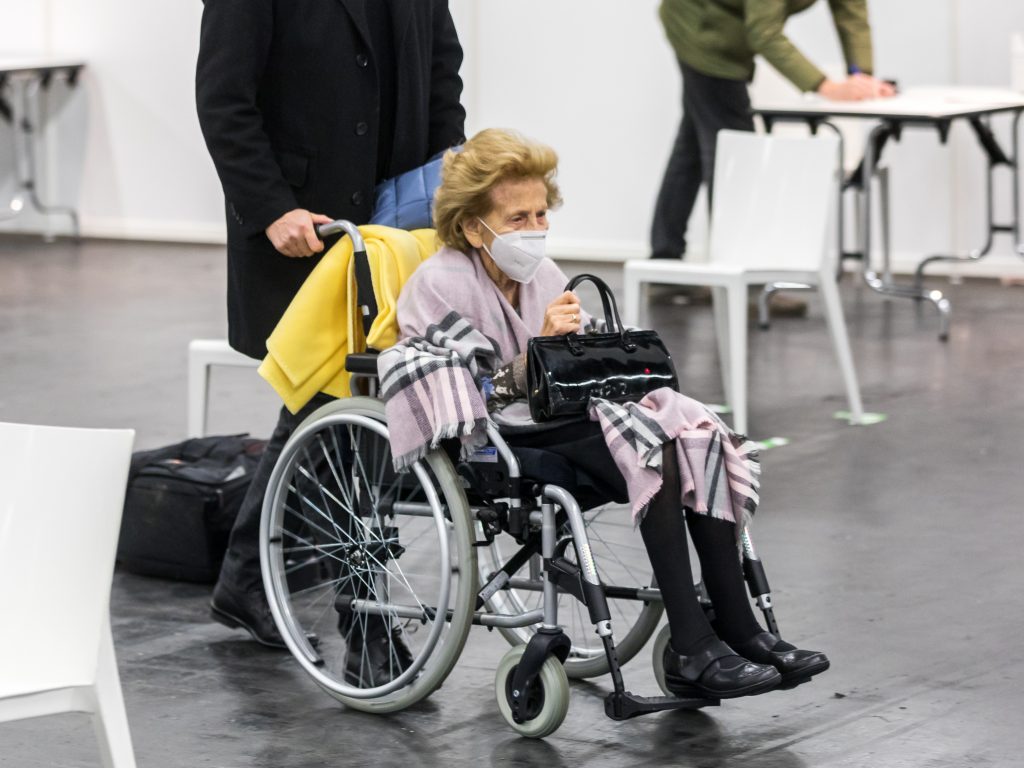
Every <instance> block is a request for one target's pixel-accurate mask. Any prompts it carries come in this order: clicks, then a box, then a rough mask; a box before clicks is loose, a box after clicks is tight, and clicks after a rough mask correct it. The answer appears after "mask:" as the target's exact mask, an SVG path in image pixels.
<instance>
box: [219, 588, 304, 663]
mask: <svg viewBox="0 0 1024 768" xmlns="http://www.w3.org/2000/svg"><path fill="white" fill-rule="evenodd" d="M210 614H211V615H212V616H213V619H214V621H219V622H220V623H221V624H223V625H224V626H226V627H231V628H232V629H235V628H238V627H241V628H242V629H244V630H245V631H246V632H248V633H249V634H250V635H252V639H253V640H255V641H256V642H257V643H259V644H260V645H265V646H266V647H267V648H285V647H286V646H285V644H284V640H283V639H281V633H280V632H278V631H277V625H275V624H274V617H273V615H272V614H271V613H270V606H269V605H267V597H266V595H265V594H264V593H263V590H262V589H254V590H251V591H249V592H232V591H230V590H228V589H225V588H223V587H221V586H220V585H219V584H218V585H217V586H216V587H214V590H213V599H212V600H210Z"/></svg>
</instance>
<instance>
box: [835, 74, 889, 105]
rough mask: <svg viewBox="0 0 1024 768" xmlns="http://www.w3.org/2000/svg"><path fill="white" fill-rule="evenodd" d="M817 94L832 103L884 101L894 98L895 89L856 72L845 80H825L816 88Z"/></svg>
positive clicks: (883, 81) (874, 78) (876, 79)
mask: <svg viewBox="0 0 1024 768" xmlns="http://www.w3.org/2000/svg"><path fill="white" fill-rule="evenodd" d="M818 93H819V94H820V95H821V96H824V97H825V98H826V99H832V100H833V101H863V100H864V99H886V98H888V97H890V96H895V95H896V89H895V88H894V87H893V86H892V83H887V82H885V80H879V79H878V78H877V77H872V76H871V75H865V74H863V73H862V72H857V73H855V74H852V75H850V76H849V77H848V78H846V79H845V80H829V79H828V78H826V79H825V80H824V81H822V83H821V85H819V86H818Z"/></svg>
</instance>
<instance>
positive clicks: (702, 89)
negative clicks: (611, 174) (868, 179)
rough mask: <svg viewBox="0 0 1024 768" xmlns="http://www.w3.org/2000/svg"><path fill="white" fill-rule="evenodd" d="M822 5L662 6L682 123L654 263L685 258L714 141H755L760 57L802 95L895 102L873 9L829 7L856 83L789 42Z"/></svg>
mask: <svg viewBox="0 0 1024 768" xmlns="http://www.w3.org/2000/svg"><path fill="white" fill-rule="evenodd" d="M814 2H815V0H662V3H661V10H660V15H661V22H662V24H663V25H664V27H665V32H666V34H667V36H668V40H669V42H670V43H671V44H672V48H673V49H674V50H675V53H676V56H677V58H678V59H679V66H680V68H681V69H682V73H683V119H682V123H681V125H680V126H679V133H678V135H677V136H676V141H675V145H674V146H673V148H672V154H671V156H670V158H669V162H668V167H667V168H666V170H665V176H664V179H663V180H662V184H661V191H660V192H659V194H658V200H657V203H656V205H655V210H654V222H653V224H652V227H651V256H652V258H663V259H677V258H680V257H681V256H682V255H684V254H685V253H686V225H687V221H688V220H689V218H690V213H691V211H692V210H693V204H694V202H695V200H696V198H697V192H698V191H699V190H700V185H701V182H703V183H705V184H707V188H708V199H709V201H710V199H711V192H712V189H711V184H712V178H713V175H714V167H715V139H716V137H717V134H718V131H719V130H721V129H723V128H729V129H733V130H743V131H752V130H754V120H753V116H752V115H751V112H750V95H749V94H748V93H747V83H748V82H750V80H751V78H752V77H753V76H754V56H755V55H757V54H760V55H761V56H763V57H764V58H765V60H767V61H768V63H769V64H771V65H772V66H773V67H775V68H776V69H777V70H778V71H779V72H781V73H782V74H783V75H784V76H786V77H787V78H788V79H789V80H791V81H792V82H793V84H794V85H796V87H797V88H799V89H800V90H802V91H816V92H817V93H819V94H821V95H822V96H824V97H825V98H829V99H840V100H856V99H870V98H880V97H886V96H891V95H893V93H894V90H893V88H892V86H891V85H890V84H888V83H886V82H884V81H881V80H878V79H876V78H875V77H873V76H872V74H871V72H872V64H873V62H872V51H871V28H870V26H869V24H868V9H867V0H828V4H829V8H830V9H831V11H832V18H833V20H834V21H835V25H836V30H837V32H838V33H839V40H840V43H841V44H842V47H843V54H844V56H845V58H846V63H847V67H848V71H849V72H850V75H849V77H847V78H846V79H845V80H838V81H836V80H830V79H829V78H828V77H826V76H825V73H824V72H822V71H821V70H820V69H819V68H818V67H817V66H815V65H814V64H813V63H812V62H811V61H810V60H808V59H807V57H805V56H804V55H803V54H802V53H801V52H800V51H799V50H798V49H797V47H796V46H795V45H793V43H791V42H790V41H789V39H788V38H787V37H786V35H785V32H784V27H785V24H786V20H787V19H788V18H789V17H790V16H792V15H793V14H795V13H799V12H800V11H803V10H805V9H807V8H808V7H810V6H811V5H813V4H814Z"/></svg>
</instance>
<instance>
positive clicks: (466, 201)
mask: <svg viewBox="0 0 1024 768" xmlns="http://www.w3.org/2000/svg"><path fill="white" fill-rule="evenodd" d="M557 169H558V155H557V154H555V150H553V149H552V148H551V147H549V146H546V145H544V144H539V143H536V142H533V141H530V140H529V139H526V138H524V137H523V136H521V135H519V134H518V133H516V132H514V131H509V130H505V129H503V128H487V129H485V130H483V131H480V133H478V134H476V136H474V137H473V138H471V139H470V140H469V141H467V142H466V143H465V144H464V145H463V147H462V149H461V150H449V151H448V152H447V153H446V154H445V156H444V162H443V163H442V167H441V186H439V187H438V188H437V192H436V193H435V194H434V227H435V228H436V230H437V239H438V240H440V241H441V243H442V244H444V245H447V246H449V247H450V248H455V249H456V250H459V251H463V252H466V251H469V250H471V249H472V247H473V246H472V245H470V243H469V241H468V240H467V239H466V234H465V232H464V231H463V224H464V223H465V222H467V221H472V220H474V219H476V218H477V217H480V218H484V217H485V216H486V215H487V214H488V213H490V212H491V211H492V210H493V209H494V201H493V200H492V198H491V190H492V189H494V187H495V186H497V185H498V184H500V183H501V182H503V181H509V180H520V179H541V180H542V181H543V182H544V186H545V187H547V192H548V194H547V205H548V208H555V207H557V206H558V205H559V204H561V202H562V198H561V195H560V193H559V191H558V185H557V184H556V183H555V172H556V171H557Z"/></svg>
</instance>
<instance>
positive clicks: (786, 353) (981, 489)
mask: <svg viewBox="0 0 1024 768" xmlns="http://www.w3.org/2000/svg"><path fill="white" fill-rule="evenodd" d="M223 262H224V258H223V253H222V249H221V248H216V247H197V246H184V245H181V246H158V245H141V244H133V243H87V244H85V245H81V246H76V245H73V244H70V243H63V242H62V243H57V244H53V245H43V244H41V243H39V242H37V241H35V240H32V239H26V238H14V237H7V238H0V419H2V420H10V421H25V422H39V423H48V424H62V425H77V426H105V427H132V428H134V429H136V430H137V433H138V434H137V445H138V447H140V448H144V447H152V446H156V445H161V444H164V443H169V442H174V441H177V440H179V439H181V438H182V437H184V429H185V348H186V344H187V342H188V340H189V339H191V338H197V337H222V336H223V335H224V334H225V320H224V318H225V312H224V308H223V303H224V302H223V295H224V282H225V281H224V266H223ZM584 266H587V267H590V266H592V265H581V264H568V265H566V268H567V270H568V271H570V272H576V271H583V268H584ZM595 268H596V269H597V270H598V271H600V272H601V273H602V274H604V275H607V276H608V277H609V279H611V280H612V282H613V285H614V284H616V283H618V282H619V276H618V271H617V270H615V269H610V268H608V267H607V266H605V267H595ZM936 284H937V285H939V286H940V287H942V289H943V290H945V291H947V292H948V294H949V295H950V297H951V299H952V301H953V306H954V316H953V326H952V333H951V337H950V340H949V342H948V343H945V344H942V343H940V342H939V341H937V339H936V330H937V325H936V322H935V318H934V316H933V313H932V310H931V308H930V307H923V306H915V305H913V304H910V303H908V302H905V301H886V300H883V299H881V298H879V297H877V296H876V295H874V294H872V293H870V292H869V291H867V290H866V289H861V288H858V287H857V286H856V284H855V281H853V280H850V279H847V280H844V281H843V284H842V294H843V299H844V302H845V304H846V310H847V317H848V322H849V324H850V333H851V338H852V343H853V348H854V356H855V359H856V361H857V365H858V368H859V374H860V377H861V382H862V391H863V395H864V400H865V403H866V406H867V408H868V409H869V410H871V411H876V412H881V413H885V414H887V415H888V419H887V420H886V421H884V422H882V423H880V424H877V425H875V426H870V427H849V426H846V425H844V424H842V423H841V422H839V421H836V420H834V419H833V417H832V414H833V412H834V411H836V410H838V409H841V408H844V407H845V403H844V399H843V397H842V387H841V380H840V378H839V374H838V372H837V370H836V366H835V364H834V358H833V356H832V352H831V347H830V345H829V342H828V337H827V334H826V330H825V326H824V321H823V318H822V315H821V312H820V308H819V306H818V304H817V303H816V300H815V297H814V296H813V295H812V296H811V297H810V301H811V311H810V316H809V317H808V318H807V319H780V320H777V321H776V322H775V323H774V325H773V328H772V330H771V331H770V332H768V333H758V332H757V331H756V330H752V335H751V351H750V365H751V374H752V379H753V381H752V385H751V392H750V402H751V432H752V434H753V436H754V437H755V438H765V437H771V436H783V437H787V438H789V440H790V441H791V442H790V444H789V445H786V446H784V447H778V448H773V449H771V450H769V451H766V452H765V455H764V478H763V503H762V507H761V511H760V512H759V515H758V520H757V522H756V524H755V527H754V534H755V540H756V542H757V544H758V548H759V551H760V553H761V555H762V557H763V558H764V561H765V565H766V568H767V570H768V574H769V578H770V580H771V582H772V586H773V591H774V596H775V599H776V605H777V616H778V619H779V622H780V626H781V628H782V630H783V634H784V635H785V636H786V637H787V638H788V639H790V640H792V641H795V642H798V643H800V644H802V645H804V646H805V647H812V648H819V649H822V650H825V651H826V652H828V653H829V655H830V656H831V658H832V662H833V668H832V669H831V670H830V671H829V672H827V673H826V674H824V675H822V676H821V677H820V678H818V679H817V680H816V681H815V682H813V683H812V684H810V685H805V686H801V687H800V688H797V689H795V690H793V691H788V692H774V693H770V694H767V695H764V696H760V697H756V698H751V699H747V700H736V701H733V702H730V703H726V704H725V705H723V706H722V707H720V708H717V709H711V710H705V711H701V712H696V713H685V712H677V713H666V714H659V715H652V716H648V717H646V718H641V719H637V720H632V721H626V722H622V723H616V722H613V721H611V720H608V719H607V718H606V717H605V716H604V714H603V709H602V703H601V696H602V695H603V693H604V692H606V691H607V690H608V689H609V682H608V680H607V679H597V680H595V681H592V682H588V683H583V684H574V686H573V690H572V704H571V707H570V711H569V715H568V718H567V719H566V722H565V724H564V725H563V726H562V728H561V729H560V730H559V731H557V732H556V733H555V734H554V735H553V736H551V737H549V738H548V739H547V740H546V741H543V742H530V741H526V740H522V739H520V738H518V737H516V735H515V734H514V733H513V732H512V731H511V730H510V729H509V728H508V727H506V726H505V724H504V723H503V722H502V720H501V719H500V716H499V715H498V712H497V708H496V705H495V703H494V694H493V674H494V669H495V666H496V665H497V663H498V660H499V658H500V657H501V655H502V653H504V651H505V645H504V642H503V641H502V639H501V638H500V637H499V636H498V635H497V634H496V633H493V634H491V633H488V632H486V631H484V630H482V629H479V628H477V629H474V630H473V631H472V633H471V635H470V640H469V642H468V644H467V648H466V652H465V654H464V656H463V657H462V659H461V660H460V665H459V666H458V668H457V669H456V671H455V672H454V673H453V675H452V676H451V677H450V678H449V680H448V682H446V684H445V685H444V687H443V688H442V689H440V690H439V691H438V692H437V693H435V694H434V695H433V696H432V697H431V698H430V699H429V700H428V701H426V702H424V703H422V704H420V705H417V706H415V707H413V708H411V709H409V710H406V711H404V712H401V713H398V714H395V715H390V716H371V715H364V714H361V713H357V712H351V711H346V709H345V708H344V707H343V706H341V705H338V704H336V703H335V702H334V701H333V700H331V699H329V698H328V697H326V696H325V695H324V694H322V693H320V692H319V691H318V689H316V687H315V686H314V685H313V684H312V682H311V681H309V680H308V679H306V678H305V676H304V674H303V673H302V672H301V670H300V669H299V668H298V667H297V665H296V664H294V663H293V662H292V661H291V660H290V658H289V657H288V656H287V655H285V654H281V653H274V652H269V651H265V650H263V649H261V648H260V647H258V646H256V645H255V644H253V643H251V642H249V641H247V640H246V639H245V637H244V635H242V634H240V633H238V632H231V631H229V630H227V629H225V628H223V627H221V626H220V625H217V624H214V623H211V622H210V621H209V620H208V618H207V612H206V601H207V599H208V597H209V588H208V587H207V586H203V585H189V584H176V583H172V582H166V581H161V580H156V579H147V578H143V577H139V576H133V575H130V574H126V573H120V572H119V573H118V574H117V575H116V576H115V581H114V592H113V601H112V614H113V622H114V634H115V642H116V646H117V652H118V659H119V664H120V668H121V675H122V683H123V687H124V691H125V698H126V701H127V706H128V716H129V720H130V722H131V726H132V732H133V737H134V741H135V748H136V753H137V756H138V761H139V765H140V766H146V767H148V768H164V767H167V768H170V767H171V766H174V767H179V766H199V765H210V766H225V767H228V766H230V767H232V768H235V767H237V768H243V767H248V766H258V767H260V768H263V767H266V768H299V767H305V766H330V765H362V764H367V763H370V764H375V765H382V766H434V765H451V766H470V765H474V766H475V765H500V766H538V767H539V766H544V767H545V768H550V767H557V766H563V765H564V766H569V765H580V764H588V765H592V766H620V765H638V766H661V765H682V766H695V767H700V768H711V767H712V766H726V765H730V766H731V765H742V766H772V767H773V768H774V767H777V768H799V767H802V766H807V767H808V768H809V767H811V766H814V767H817V766H830V767H835V768H839V767H850V768H852V767H854V766H858V767H859V766H915V767H916V766H922V767H924V766H927V767H928V768H938V767H939V766H1018V765H1022V764H1024V758H1022V755H1024V736H1022V726H1024V714H1022V713H1024V664H1022V661H1024V651H1022V650H1021V647H1022V644H1021V638H1022V637H1024V610H1022V608H1024V606H1022V598H1021V594H1022V591H1024V567H1022V565H1021V558H1020V541H1021V540H1022V534H1024V523H1022V509H1024V504H1022V501H1021V497H1022V491H1024V480H1022V474H1024V463H1022V460H1021V451H1020V448H1019V445H1020V441H1021V435H1022V434H1024V389H1022V387H1021V385H1020V382H1021V381H1022V380H1024V288H1020V287H1007V286H1000V285H999V284H997V283H995V282H989V281H967V282H965V283H964V284H963V285H959V286H950V285H948V283H946V282H945V281H936ZM650 319H651V322H652V325H654V326H655V327H657V328H659V329H660V330H661V331H662V335H663V336H664V337H665V338H666V339H667V340H668V342H669V345H670V346H671V348H672V351H673V352H674V354H675V356H676V359H677V361H678V365H679V369H680V374H681V378H682V380H683V385H684V389H685V390H686V391H688V392H689V393H691V394H693V395H694V396H696V397H699V398H702V399H704V400H707V401H709V402H720V401H721V399H722V392H721V386H720V383H719V378H718V368H717V360H716V355H715V350H714V341H713V335H712V328H711V320H710V312H709V311H708V310H707V308H704V307H686V306H683V307H680V306H676V305H674V304H672V303H670V302H664V303H654V304H653V305H652V307H651V315H650ZM211 403H212V415H211V429H212V430H213V431H215V432H233V431H251V432H254V433H256V434H264V433H266V432H268V431H269V429H270V427H271V425H272V424H273V422H274V414H275V412H276V409H277V403H276V401H275V398H274V396H273V394H272V393H271V392H270V391H269V388H268V387H266V386H265V385H264V384H263V383H262V382H261V381H260V380H259V379H258V378H256V377H255V374H254V373H253V372H252V371H248V370H240V371H232V370H219V371H216V372H215V379H214V382H213V390H212V394H211ZM27 588H30V585H27ZM3 620H4V619H0V621H3ZM625 675H626V680H627V684H628V685H629V687H630V688H632V689H633V690H635V691H637V692H643V693H648V694H653V693H655V692H656V686H655V683H654V681H653V676H652V674H651V671H650V657H649V653H647V652H646V651H644V652H641V654H640V656H638V657H637V659H636V660H634V661H633V662H632V663H631V664H629V665H628V666H627V667H626V668H625ZM97 764H98V753H97V750H96V746H95V742H94V740H93V736H92V732H91V728H90V724H89V721H88V719H87V718H86V717H85V716H83V715H74V714H70V715H63V716H59V717H54V718H47V719H39V720H33V721H24V722H17V723H6V724H0V765H4V766H26V767H31V768H35V767H37V766H68V767H75V768H79V767H82V768H84V767H85V766H95V765H97Z"/></svg>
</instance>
